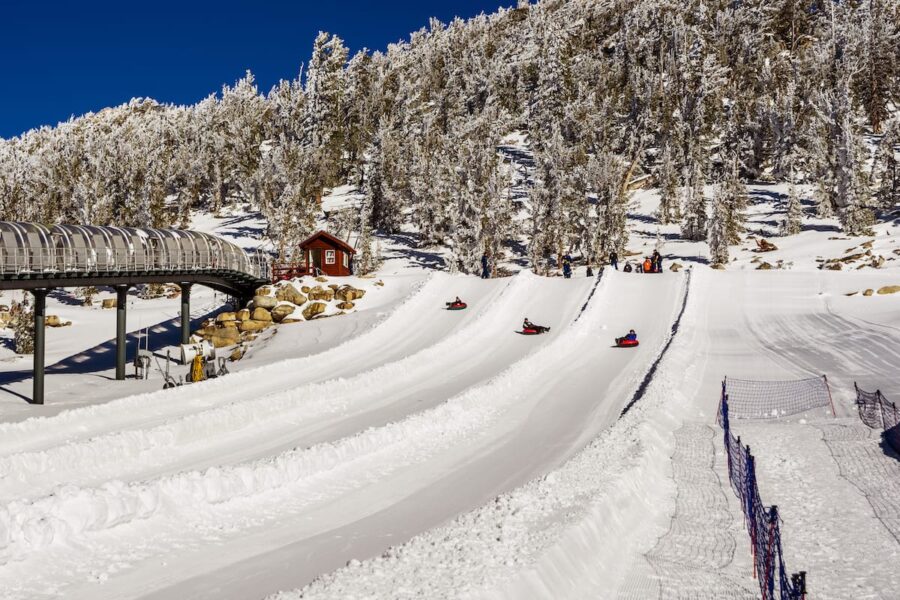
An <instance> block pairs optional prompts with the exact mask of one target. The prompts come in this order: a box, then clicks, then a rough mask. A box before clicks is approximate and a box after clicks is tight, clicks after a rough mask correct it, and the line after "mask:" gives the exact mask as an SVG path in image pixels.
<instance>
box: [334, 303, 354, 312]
mask: <svg viewBox="0 0 900 600" xmlns="http://www.w3.org/2000/svg"><path fill="white" fill-rule="evenodd" d="M337 307H338V308H339V309H340V310H352V309H353V308H355V307H356V305H355V304H353V303H352V302H341V303H340V304H338V305H337Z"/></svg>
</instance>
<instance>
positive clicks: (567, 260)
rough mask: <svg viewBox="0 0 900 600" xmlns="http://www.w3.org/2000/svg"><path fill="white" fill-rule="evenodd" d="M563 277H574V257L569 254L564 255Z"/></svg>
mask: <svg viewBox="0 0 900 600" xmlns="http://www.w3.org/2000/svg"><path fill="white" fill-rule="evenodd" d="M563 277H565V278H566V279H572V258H571V257H570V256H569V255H568V254H567V255H565V256H564V257H563Z"/></svg>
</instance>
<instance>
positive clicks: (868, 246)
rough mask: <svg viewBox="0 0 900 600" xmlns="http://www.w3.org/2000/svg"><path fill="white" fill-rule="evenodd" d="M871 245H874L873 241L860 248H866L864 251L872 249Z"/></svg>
mask: <svg viewBox="0 0 900 600" xmlns="http://www.w3.org/2000/svg"><path fill="white" fill-rule="evenodd" d="M872 244H874V240H869V241H868V242H866V243H865V244H863V245H862V247H863V248H866V249H870V248H871V247H872Z"/></svg>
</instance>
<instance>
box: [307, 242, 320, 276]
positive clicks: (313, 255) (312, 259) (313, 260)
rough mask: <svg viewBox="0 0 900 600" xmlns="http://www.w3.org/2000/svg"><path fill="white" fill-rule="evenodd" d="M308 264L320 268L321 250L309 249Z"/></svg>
mask: <svg viewBox="0 0 900 600" xmlns="http://www.w3.org/2000/svg"><path fill="white" fill-rule="evenodd" d="M309 264H310V266H311V267H313V268H314V269H318V270H319V271H321V270H322V251H321V250H320V249H318V248H312V249H311V250H310V251H309Z"/></svg>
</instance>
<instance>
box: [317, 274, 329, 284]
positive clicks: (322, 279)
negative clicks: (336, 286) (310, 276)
mask: <svg viewBox="0 0 900 600" xmlns="http://www.w3.org/2000/svg"><path fill="white" fill-rule="evenodd" d="M316 281H318V282H319V283H325V282H327V281H328V279H327V278H325V277H321V276H319V277H316Z"/></svg>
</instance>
